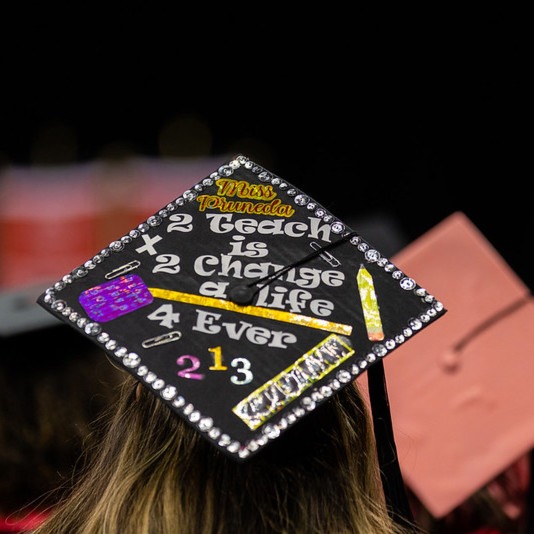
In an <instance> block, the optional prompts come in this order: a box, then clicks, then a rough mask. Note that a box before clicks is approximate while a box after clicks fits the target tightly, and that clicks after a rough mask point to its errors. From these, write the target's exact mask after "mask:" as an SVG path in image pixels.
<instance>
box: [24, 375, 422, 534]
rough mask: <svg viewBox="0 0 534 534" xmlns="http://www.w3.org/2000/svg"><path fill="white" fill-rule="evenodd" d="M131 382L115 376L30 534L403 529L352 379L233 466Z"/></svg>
mask: <svg viewBox="0 0 534 534" xmlns="http://www.w3.org/2000/svg"><path fill="white" fill-rule="evenodd" d="M136 384H137V382H135V381H134V380H133V379H131V378H130V377H129V378H128V379H127V380H126V381H125V383H124V385H123V388H122V392H121V395H120V399H119V401H118V403H117V406H116V408H115V412H114V414H113V416H112V417H111V418H110V420H109V422H108V425H107V428H106V433H105V434H104V437H103V439H102V441H101V443H100V444H99V446H98V447H97V448H96V449H94V450H93V451H90V458H91V460H90V462H89V463H88V465H87V467H86V469H85V471H84V473H83V475H82V477H81V478H80V480H79V481H78V482H77V484H75V486H74V487H73V488H72V492H70V491H69V493H70V496H68V497H66V498H65V500H64V501H63V503H62V504H61V505H60V506H59V507H57V508H56V510H55V512H54V513H53V514H52V515H51V517H50V518H49V520H48V521H46V522H45V523H44V524H43V525H42V526H41V527H40V528H38V529H37V530H35V531H34V534H115V533H116V534H119V533H120V534H171V533H172V534H249V533H250V534H274V533H277V534H330V533H331V534H358V533H361V534H375V533H376V534H384V533H395V534H401V533H403V532H408V531H407V530H405V529H403V528H401V527H400V526H398V525H396V524H393V523H392V522H391V520H390V518H389V517H388V514H387V511H386V506H385V504H384V497H383V493H382V486H381V482H380V476H379V472H378V468H377V461H376V453H375V444H374V435H373V431H372V425H371V423H370V420H369V417H368V413H367V407H366V405H365V402H364V400H363V399H362V397H361V396H360V394H359V392H358V390H357V388H356V387H350V386H349V387H346V388H344V390H343V391H341V392H338V394H337V395H335V396H334V397H333V398H331V399H329V400H328V401H327V402H326V403H324V404H323V405H322V406H320V407H319V408H317V409H316V410H315V413H313V414H311V415H309V416H308V417H306V418H304V419H303V420H302V421H300V422H299V423H298V424H297V425H295V426H294V427H293V428H291V429H289V430H287V431H286V432H285V433H284V434H283V435H282V436H281V437H280V438H278V440H277V441H276V442H274V443H272V444H271V445H269V446H268V447H266V449H265V450H264V451H262V452H260V453H258V454H257V455H256V456H254V457H252V458H250V459H248V460H247V461H245V462H242V463H241V462H236V461H235V460H234V459H232V458H228V457H226V456H225V455H224V454H223V453H221V452H220V451H218V450H217V449H216V448H215V447H214V446H213V445H211V444H210V443H208V442H207V441H206V440H205V439H204V438H203V437H201V436H200V435H199V433H198V432H197V431H195V430H193V429H191V428H190V427H189V426H188V424H187V423H186V422H184V421H183V420H182V419H181V418H179V417H178V416H177V415H175V414H174V413H172V412H171V410H170V409H169V408H168V407H167V406H165V405H164V404H163V403H162V402H161V401H160V400H158V399H157V398H156V397H155V396H154V395H152V394H151V393H150V392H149V391H145V390H144V388H142V389H143V391H142V393H141V394H140V395H139V394H137V395H136V390H137V388H136ZM138 393H139V392H138ZM414 530H415V529H414ZM414 530H409V532H414Z"/></svg>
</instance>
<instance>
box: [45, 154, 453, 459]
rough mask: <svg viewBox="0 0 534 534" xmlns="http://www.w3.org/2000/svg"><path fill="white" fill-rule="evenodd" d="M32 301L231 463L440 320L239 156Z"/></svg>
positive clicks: (319, 212) (363, 247) (320, 212)
mask: <svg viewBox="0 0 534 534" xmlns="http://www.w3.org/2000/svg"><path fill="white" fill-rule="evenodd" d="M340 194H345V193H343V192H340ZM125 202H135V198H134V197H129V198H127V199H125ZM38 302H39V304H41V305H42V306H43V307H44V308H46V309H47V310H49V311H50V312H52V313H53V314H54V315H56V316H57V317H59V318H60V319H62V320H63V321H65V322H66V323H68V324H70V325H71V326H72V327H73V328H75V329H77V330H79V332H80V333H82V334H83V335H85V336H87V337H89V338H90V339H92V340H93V341H94V342H95V343H96V344H97V345H99V346H100V347H101V348H102V349H103V350H104V351H105V352H106V353H107V354H108V355H109V356H110V358H111V359H112V360H113V361H114V362H116V363H117V364H119V365H120V366H122V367H123V368H124V369H125V370H126V371H127V372H128V373H130V374H132V375H133V376H134V377H135V378H136V379H137V380H139V382H141V383H142V384H143V385H144V386H145V387H146V388H148V389H149V390H150V391H151V392H152V393H153V394H155V395H157V396H158V397H160V398H161V400H162V402H164V403H166V404H167V405H168V406H169V408H170V409H171V410H173V411H175V412H176V413H177V414H178V415H179V416H181V417H182V418H184V419H185V420H186V421H187V422H188V423H189V424H190V425H192V426H193V427H195V428H196V429H197V430H198V431H199V432H200V433H201V434H202V436H204V437H205V438H206V439H207V440H209V441H210V442H211V443H212V444H213V445H214V446H216V447H217V448H219V449H220V450H222V451H223V452H224V453H226V454H228V455H230V456H231V457H234V458H236V459H237V460H244V459H246V458H248V457H251V456H252V455H253V454H255V453H257V452H258V451H260V450H261V449H262V448H263V447H264V446H265V445H267V444H269V443H270V442H272V441H273V440H275V439H276V438H277V437H278V436H279V435H281V434H282V433H283V432H284V431H285V430H286V429H287V428H289V427H292V426H293V425H295V424H297V423H298V421H299V420H300V419H301V418H302V417H304V416H306V414H309V413H311V412H313V410H314V409H315V407H317V406H319V405H320V404H321V403H323V402H324V401H326V400H327V399H328V398H330V397H331V396H332V395H334V394H335V393H336V392H337V391H339V390H341V389H342V388H344V387H345V386H347V385H349V384H351V383H352V382H353V380H354V379H355V378H357V377H358V376H359V375H361V374H362V373H364V372H365V371H366V370H367V369H368V368H371V367H373V366H374V365H376V364H377V363H378V362H380V361H381V359H382V358H384V357H385V356H387V355H388V354H389V353H390V352H392V351H393V350H394V349H395V348H397V347H398V346H399V345H403V344H404V343H405V342H406V341H407V340H409V339H410V338H411V337H412V336H414V335H415V334H417V333H418V332H420V331H421V330H422V329H423V328H425V327H426V326H428V325H429V324H430V323H432V322H433V321H434V320H436V319H437V318H438V317H440V316H441V315H442V314H443V313H444V312H445V310H444V307H443V305H442V303H441V302H440V301H439V300H437V299H436V298H435V297H434V296H433V295H432V294H431V293H429V292H428V291H426V290H425V289H424V288H423V287H420V286H419V285H418V284H417V282H416V281H415V280H413V279H412V278H410V276H409V274H406V273H404V272H402V271H401V270H399V269H398V268H397V267H396V266H395V265H394V264H393V263H391V262H390V261H389V260H388V259H387V258H386V257H383V256H382V254H381V253H380V252H379V251H378V250H376V249H375V248H373V246H372V245H371V244H370V243H368V242H366V241H365V239H364V238H363V237H362V236H360V235H358V234H357V233H356V232H354V231H353V230H351V229H350V228H349V227H348V226H346V225H345V224H344V223H343V222H342V221H341V220H340V219H338V218H337V217H336V216H335V215H333V214H332V213H330V212H329V211H328V210H327V209H325V208H324V207H322V206H321V205H320V204H319V203H318V202H316V201H315V200H314V199H312V198H310V197H309V196H308V195H307V194H306V193H305V192H303V191H301V190H299V189H298V188H296V187H295V186H293V185H291V184H290V183H289V182H287V181H286V180H283V179H281V178H280V177H278V176H276V175H274V174H273V173H271V172H269V171H268V170H266V169H265V168H263V167H261V166H260V165H258V164H256V163H254V162H253V161H251V160H250V159H248V158H247V157H245V156H237V157H236V158H235V159H232V160H231V161H228V162H226V163H224V164H223V165H221V166H220V167H219V168H218V169H217V170H216V171H215V172H213V173H212V174H211V175H209V176H208V177H206V178H204V179H202V180H201V181H200V182H198V183H197V184H195V185H193V186H192V187H191V189H189V190H187V191H185V192H183V194H182V195H181V196H179V197H178V198H176V199H175V200H172V201H171V202H170V203H169V204H167V205H166V206H164V207H162V209H161V210H159V211H158V212H157V213H155V214H154V215H152V216H150V217H149V218H148V219H147V220H145V221H144V222H142V223H141V224H139V226H138V227H137V228H135V229H133V230H132V231H130V232H129V233H128V234H127V235H124V236H122V237H119V238H118V239H117V240H116V241H113V242H112V243H110V244H109V246H107V247H105V248H104V249H102V250H101V251H100V252H98V253H97V254H95V256H93V257H92V258H90V259H89V260H88V261H87V262H85V263H84V264H83V265H80V266H79V267H77V268H75V269H74V270H73V271H72V272H70V273H68V274H66V275H65V276H64V277H63V278H62V279H60V280H59V281H58V282H57V283H55V284H54V285H53V286H52V287H50V288H49V289H47V290H46V291H45V292H44V293H43V294H42V295H41V296H40V297H39V299H38Z"/></svg>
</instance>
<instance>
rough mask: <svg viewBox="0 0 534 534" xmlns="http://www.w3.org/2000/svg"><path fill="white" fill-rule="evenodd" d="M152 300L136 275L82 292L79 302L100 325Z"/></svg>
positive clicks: (122, 277)
mask: <svg viewBox="0 0 534 534" xmlns="http://www.w3.org/2000/svg"><path fill="white" fill-rule="evenodd" d="M153 300H154V297H153V296H152V294H151V293H150V291H149V290H148V288H147V286H146V285H145V283H144V282H143V280H142V279H141V278H140V277H139V276H137V275H136V274H133V275H130V276H121V277H120V278H118V279H116V280H111V281H109V282H106V283H104V284H100V285H98V286H94V287H92V288H90V289H87V290H86V291H84V292H83V293H82V294H81V295H80V297H79V301H80V304H81V305H82V307H83V309H84V310H85V311H86V312H87V315H88V316H89V317H90V318H91V319H92V320H93V321H98V322H101V323H105V322H107V321H112V320H113V319H116V318H117V317H121V316H122V315H126V314H128V313H131V312H133V311H135V310H138V309H139V308H142V307H143V306H147V305H148V304H150V303H151V302H152V301H153Z"/></svg>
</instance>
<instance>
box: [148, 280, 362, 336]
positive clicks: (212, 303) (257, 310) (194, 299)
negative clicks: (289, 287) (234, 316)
mask: <svg viewBox="0 0 534 534" xmlns="http://www.w3.org/2000/svg"><path fill="white" fill-rule="evenodd" d="M148 289H149V291H150V293H151V294H152V295H153V296H154V297H155V298H160V299H165V300H174V301H176V302H185V303H187V304H198V305H200V306H209V307H211V308H219V309H222V310H229V311H235V312H237V313H240V314H242V315H254V316H255V317H264V318H266V319H273V320H275V321H281V322H284V323H291V324H297V325H301V326H307V327H308V328H317V329H318V330H326V331H327V332H334V333H336V334H342V335H345V336H350V335H351V333H352V326H350V325H347V324H340V323H334V322H332V321H325V320H324V319H317V318H315V317H308V316H307V315H299V314H297V313H290V312H286V311H281V310H273V309H271V308H262V307H260V306H241V305H238V304H234V303H233V302H230V301H228V300H222V299H216V298H213V297H203V296H202V295H193V294H191V293H182V292H181V291H172V290H169V289H159V288H157V287H150V288H148Z"/></svg>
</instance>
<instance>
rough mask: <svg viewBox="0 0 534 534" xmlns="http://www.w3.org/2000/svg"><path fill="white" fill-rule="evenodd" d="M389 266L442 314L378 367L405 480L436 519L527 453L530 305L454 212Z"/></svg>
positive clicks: (533, 318) (533, 425) (533, 372)
mask: <svg viewBox="0 0 534 534" xmlns="http://www.w3.org/2000/svg"><path fill="white" fill-rule="evenodd" d="M394 261H395V262H396V264H397V265H399V266H401V267H402V268H403V269H406V270H408V271H409V272H411V273H412V274H413V275H414V276H416V277H417V278H418V280H420V281H421V283H424V284H428V285H429V287H432V288H433V289H434V290H435V291H437V292H439V294H440V295H441V296H442V297H443V299H444V300H445V301H446V302H447V307H448V310H449V312H448V313H447V314H446V316H445V317H444V318H443V319H442V320H441V321H439V322H438V324H437V325H435V327H434V328H433V331H432V336H417V337H416V338H414V339H413V341H412V342H411V343H410V346H409V349H407V348H406V347H399V351H398V352H397V354H396V355H395V357H394V358H390V359H388V360H387V361H386V362H384V367H385V370H386V373H387V377H388V394H389V399H390V402H391V418H392V421H394V430H395V439H396V444H397V451H398V454H399V458H400V465H401V467H402V475H403V478H404V480H405V482H406V484H407V485H408V487H409V488H410V489H411V490H412V491H413V492H414V494H415V495H416V496H417V498H418V499H419V500H420V502H421V503H422V504H423V505H424V506H425V507H426V508H427V510H428V511H429V512H430V513H431V514H432V515H433V516H434V517H436V518H440V517H443V516H445V515H446V514H448V513H449V512H451V511H452V510H453V509H454V508H455V507H457V506H458V505H460V504H462V503H463V502H464V501H466V500H467V499H468V498H469V497H470V496H471V495H473V494H474V493H475V492H476V491H477V490H479V489H480V488H482V487H483V486H484V485H485V484H487V483H489V482H490V481H492V480H493V479H494V478H495V477H496V476H497V475H498V474H499V473H501V472H503V471H504V470H505V469H506V468H507V467H508V466H511V465H512V464H514V463H515V462H516V461H517V460H518V459H520V458H521V457H522V456H523V455H526V454H528V453H529V451H530V450H531V449H532V447H533V445H534V412H533V410H532V406H534V387H533V386H532V376H534V357H533V356H534V355H533V351H532V348H533V346H534V345H533V343H534V333H533V328H532V327H533V325H534V301H533V299H532V296H531V294H530V292H529V289H528V287H527V286H526V285H525V284H524V283H523V282H522V281H521V280H520V279H519V278H518V277H517V275H516V274H515V273H514V272H513V271H512V269H511V268H510V266H509V265H508V264H507V263H506V262H505V261H504V259H503V258H502V257H501V256H500V255H499V254H498V252H497V251H496V250H495V248H494V247H493V246H492V245H491V244H490V243H489V241H488V240H487V239H486V238H485V237H484V236H483V235H482V233H481V232H480V231H479V230H478V229H477V228H476V227H475V226H474V225H473V223H471V221H470V220H469V219H468V218H467V217H466V216H465V215H464V214H463V213H461V212H457V213H454V214H452V215H450V216H449V217H448V218H446V219H445V220H443V221H442V222H441V223H440V224H438V225H437V226H436V227H434V228H433V229H432V230H430V231H429V232H427V233H426V234H424V235H423V236H422V237H420V238H419V239H417V240H416V241H414V242H412V243H411V244H410V245H408V246H407V247H406V248H404V249H403V250H402V251H401V252H399V253H398V254H396V255H395V256H394ZM408 351H409V354H408Z"/></svg>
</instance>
